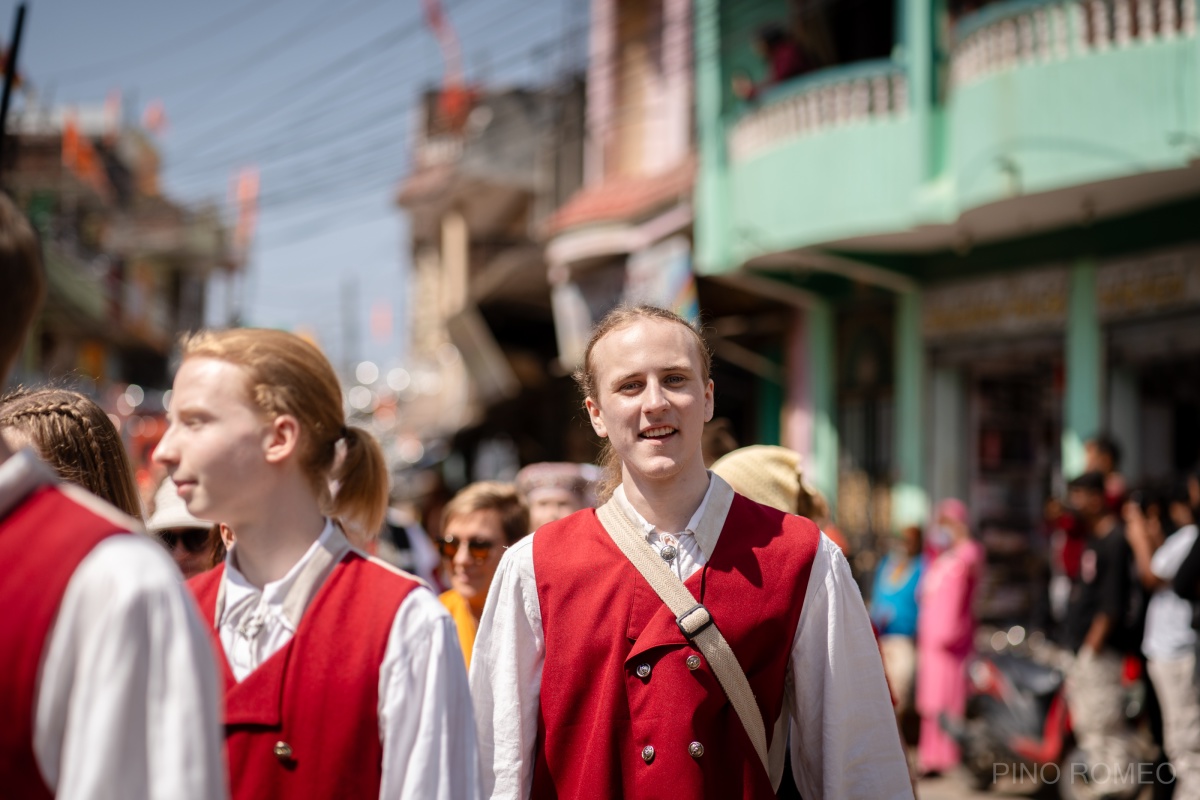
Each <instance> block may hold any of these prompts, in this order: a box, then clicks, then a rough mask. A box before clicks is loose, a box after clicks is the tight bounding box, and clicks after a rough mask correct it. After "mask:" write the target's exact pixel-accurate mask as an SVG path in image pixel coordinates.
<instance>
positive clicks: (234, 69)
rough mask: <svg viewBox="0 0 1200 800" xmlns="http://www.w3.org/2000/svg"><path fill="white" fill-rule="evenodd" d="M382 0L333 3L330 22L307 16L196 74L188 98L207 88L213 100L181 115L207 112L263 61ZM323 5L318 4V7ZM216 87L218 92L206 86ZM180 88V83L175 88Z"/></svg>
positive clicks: (344, 21)
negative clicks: (217, 67)
mask: <svg viewBox="0 0 1200 800" xmlns="http://www.w3.org/2000/svg"><path fill="white" fill-rule="evenodd" d="M380 2H381V0H359V2H357V3H352V4H350V5H348V6H345V7H341V6H340V5H339V4H338V3H336V2H334V3H330V4H329V5H330V6H331V8H332V13H333V14H334V15H336V16H335V19H334V20H333V21H332V22H328V21H327V19H328V17H329V16H331V15H330V14H328V13H326V14H319V15H312V18H310V19H305V20H304V21H303V22H301V23H300V24H299V25H297V26H295V27H294V28H292V29H291V30H288V31H285V32H283V33H282V34H280V35H279V36H278V37H276V38H275V39H272V40H271V41H270V42H268V43H266V44H264V45H261V46H259V47H257V48H256V49H255V50H254V51H253V52H251V53H249V54H248V55H247V56H246V57H245V58H243V59H241V60H239V61H237V62H235V63H234V64H231V65H228V66H227V67H225V68H224V69H221V70H219V71H216V72H214V71H212V70H203V71H201V72H197V73H195V74H194V75H193V76H192V77H193V78H196V79H198V80H192V81H191V83H192V84H193V85H194V86H195V89H193V90H192V91H191V92H188V93H185V95H184V96H185V97H188V96H193V95H195V94H196V92H197V91H198V90H201V89H204V90H205V94H204V96H205V97H206V98H207V99H208V100H209V101H210V102H208V103H206V104H202V105H200V106H192V107H191V108H190V113H185V114H183V115H182V116H181V117H180V118H182V119H189V118H190V117H191V116H194V115H196V114H198V113H199V112H202V111H204V110H205V109H207V108H209V107H211V106H213V105H214V104H215V103H217V102H222V103H223V102H225V101H223V100H221V98H222V97H223V96H224V95H225V94H227V93H228V90H229V89H230V88H231V87H233V86H235V85H237V79H238V78H244V77H245V76H246V75H247V74H251V73H250V70H251V69H252V68H254V67H256V66H258V65H260V64H263V63H266V62H268V61H270V60H271V59H273V58H275V57H276V56H278V55H280V54H281V53H285V52H287V51H288V50H291V49H293V48H295V47H297V46H299V45H301V44H303V43H304V42H305V40H307V39H308V38H310V37H311V36H312V35H313V34H315V33H326V32H328V31H331V30H334V29H336V28H338V27H340V26H342V25H344V24H346V23H347V22H349V21H351V20H353V19H355V18H356V17H358V16H361V15H362V14H363V12H365V11H369V10H370V9H371V8H372V7H373V6H376V5H378V4H379V3H380ZM320 8H322V7H318V10H319V9H320ZM188 82H189V81H188V79H185V81H184V85H185V86H186V85H188ZM213 86H215V87H217V88H216V89H215V91H214V90H213V89H209V88H207V87H213ZM175 88H176V89H178V86H176V87H175Z"/></svg>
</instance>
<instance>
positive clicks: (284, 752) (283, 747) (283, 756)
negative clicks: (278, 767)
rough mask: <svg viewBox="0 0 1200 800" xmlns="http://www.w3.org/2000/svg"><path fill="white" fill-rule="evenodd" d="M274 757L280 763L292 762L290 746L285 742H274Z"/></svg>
mask: <svg viewBox="0 0 1200 800" xmlns="http://www.w3.org/2000/svg"><path fill="white" fill-rule="evenodd" d="M275 757H276V758H278V759H279V760H280V761H291V760H292V746H291V745H290V744H288V743H287V742H282V741H281V742H276V743H275Z"/></svg>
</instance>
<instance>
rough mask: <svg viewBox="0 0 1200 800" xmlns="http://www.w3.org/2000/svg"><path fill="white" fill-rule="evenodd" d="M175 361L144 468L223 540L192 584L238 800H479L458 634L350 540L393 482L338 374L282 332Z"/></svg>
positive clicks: (371, 518)
mask: <svg viewBox="0 0 1200 800" xmlns="http://www.w3.org/2000/svg"><path fill="white" fill-rule="evenodd" d="M181 349H182V362H181V364H180V366H179V370H178V372H177V373H176V375H175V383H174V387H173V389H172V398H171V408H170V412H169V423H170V424H169V426H168V428H167V431H166V433H165V434H164V436H163V438H162V441H161V442H159V444H158V447H157V448H156V449H155V451H154V458H155V459H156V460H157V461H158V462H159V463H162V464H163V465H165V466H166V468H167V471H168V473H169V474H170V476H171V478H172V480H174V481H175V484H176V485H177V486H178V487H179V489H178V490H179V494H180V496H181V497H182V498H183V499H184V502H185V503H186V504H187V509H188V511H189V512H190V513H191V514H193V515H194V516H197V517H200V518H206V519H216V520H220V521H221V522H222V523H224V524H227V525H228V526H229V527H230V528H232V530H233V533H234V539H233V544H232V547H230V549H229V553H228V555H227V556H226V558H225V562H224V564H222V565H221V566H219V567H217V568H216V569H213V570H210V571H209V572H206V573H204V574H202V575H199V576H197V577H196V578H194V579H193V580H192V581H190V582H189V585H190V587H191V589H192V590H193V592H194V593H195V596H196V599H197V601H198V603H199V606H200V610H201V613H202V614H203V615H204V617H205V619H206V621H207V623H208V625H209V627H210V628H211V629H213V630H215V633H216V636H217V638H218V639H219V640H220V644H221V647H222V650H223V651H224V655H225V659H224V663H225V685H226V696H225V699H226V724H225V731H226V752H227V755H228V764H229V772H230V783H231V786H232V789H233V795H234V797H235V798H245V799H246V800H249V799H250V798H255V799H257V798H283V797H288V798H292V797H299V798H303V797H312V798H317V797H376V796H378V797H388V798H404V799H406V800H410V799H411V800H416V799H417V798H421V799H422V800H425V799H426V798H432V799H433V800H451V798H454V800H457V798H468V800H469V799H470V798H473V797H476V796H477V794H478V772H477V759H476V750H475V737H474V720H473V716H472V712H471V704H470V697H469V694H468V691H467V685H466V673H465V670H464V669H463V662H462V655H461V653H460V651H459V646H458V637H457V636H456V634H455V631H454V623H453V621H452V620H451V619H450V616H449V615H448V614H447V613H446V610H445V609H444V608H443V607H442V605H441V604H440V603H439V602H438V601H437V598H436V597H435V596H434V595H433V594H432V593H431V592H430V591H429V590H428V589H427V588H425V587H424V586H422V585H421V584H420V583H419V582H418V581H417V580H415V579H413V578H412V577H411V576H407V575H405V574H403V573H400V572H398V571H397V570H395V569H394V568H393V567H391V566H390V565H388V564H386V563H384V562H382V561H379V560H377V559H374V558H369V557H367V556H366V554H364V553H362V552H361V551H359V550H357V549H355V548H354V547H353V546H351V544H350V542H349V540H348V539H347V537H346V534H345V533H344V531H343V523H345V524H346V525H347V526H348V527H349V528H350V529H352V530H355V531H378V530H379V529H380V526H381V525H382V522H383V516H384V509H385V507H386V505H387V491H388V478H387V468H386V466H385V464H384V460H383V453H382V452H381V451H380V449H379V445H378V444H377V443H376V442H375V440H374V439H373V438H371V436H370V434H368V433H366V432H365V431H362V430H360V429H358V428H353V427H349V426H347V425H346V424H345V419H344V416H343V413H344V412H343V406H342V390H341V387H340V386H339V384H338V380H337V376H336V375H335V374H334V372H333V368H332V367H331V366H330V365H329V362H328V361H327V360H326V359H325V357H324V356H323V355H322V354H321V352H320V351H319V350H318V349H317V348H316V347H314V346H313V345H312V344H310V343H308V342H306V341H305V340H303V339H301V338H300V337H298V336H294V335H292V334H290V333H284V332H282V331H275V330H256V329H246V328H242V329H234V330H226V331H205V332H201V333H199V334H196V335H194V336H191V337H189V338H187V339H185V340H184V341H183V343H182V346H181ZM331 481H336V485H337V486H338V490H337V494H336V495H332V496H331V495H330V491H329V487H330V485H331ZM271 754H273V756H274V757H272V755H271Z"/></svg>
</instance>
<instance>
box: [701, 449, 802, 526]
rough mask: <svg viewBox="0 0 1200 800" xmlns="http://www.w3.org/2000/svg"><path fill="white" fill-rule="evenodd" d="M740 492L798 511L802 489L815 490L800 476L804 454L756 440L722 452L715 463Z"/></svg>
mask: <svg viewBox="0 0 1200 800" xmlns="http://www.w3.org/2000/svg"><path fill="white" fill-rule="evenodd" d="M712 471H713V472H715V473H716V474H717V475H720V476H721V477H722V478H724V479H725V481H726V482H727V483H728V484H729V485H730V486H732V487H733V490H734V491H735V492H737V493H738V494H742V495H745V496H746V497H749V498H750V499H751V500H753V501H755V502H756V503H762V504H763V505H767V506H771V507H773V508H777V509H779V510H780V511H786V512H788V513H789V514H795V513H796V510H797V508H798V507H799V504H800V493H801V491H803V492H804V493H805V495H808V494H810V493H811V490H810V489H809V487H807V486H805V485H804V483H803V480H802V479H801V477H800V454H799V453H797V452H796V451H795V450H789V449H787V448H786V447H777V446H775V445H770V444H755V445H750V446H749V447H742V448H739V449H737V450H734V451H733V452H732V453H727V454H725V455H723V456H721V457H720V458H719V459H717V461H716V462H715V463H714V464H713V465H712Z"/></svg>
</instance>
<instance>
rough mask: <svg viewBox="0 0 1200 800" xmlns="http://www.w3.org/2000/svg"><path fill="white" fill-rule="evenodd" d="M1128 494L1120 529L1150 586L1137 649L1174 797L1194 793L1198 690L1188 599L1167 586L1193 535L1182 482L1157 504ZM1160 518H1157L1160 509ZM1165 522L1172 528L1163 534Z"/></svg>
mask: <svg viewBox="0 0 1200 800" xmlns="http://www.w3.org/2000/svg"><path fill="white" fill-rule="evenodd" d="M1140 500H1141V498H1139V497H1136V496H1135V497H1133V498H1132V499H1131V501H1130V502H1128V503H1126V504H1125V509H1124V512H1125V533H1126V536H1127V538H1128V540H1129V545H1130V547H1131V549H1132V550H1133V554H1134V558H1135V559H1136V562H1137V571H1138V576H1139V578H1140V579H1141V581H1142V584H1143V585H1144V586H1145V587H1146V589H1147V590H1149V591H1151V592H1153V594H1152V595H1151V597H1150V602H1149V604H1148V605H1147V608H1146V626H1145V634H1144V636H1143V638H1142V652H1143V653H1144V654H1145V656H1146V659H1147V664H1146V670H1147V672H1148V673H1149V675H1150V680H1151V682H1152V683H1153V684H1154V691H1155V693H1157V695H1158V699H1159V704H1160V706H1161V708H1162V717H1163V749H1164V750H1166V754H1167V757H1168V758H1170V760H1171V766H1172V767H1173V768H1174V774H1175V792H1176V795H1175V796H1176V797H1181V798H1182V797H1200V695H1198V694H1197V687H1196V681H1195V672H1196V632H1195V630H1193V628H1192V604H1191V603H1190V602H1189V601H1188V600H1186V599H1184V598H1182V597H1180V596H1179V595H1177V594H1176V593H1175V591H1174V590H1173V589H1172V587H1171V584H1170V581H1171V580H1172V579H1173V578H1174V577H1175V574H1176V572H1177V571H1178V570H1179V566H1180V564H1182V563H1183V560H1184V558H1185V557H1186V556H1187V554H1188V553H1189V552H1191V549H1192V547H1193V545H1195V543H1196V540H1197V535H1196V534H1197V529H1196V520H1195V517H1194V516H1193V514H1192V509H1191V505H1190V503H1189V502H1188V495H1187V487H1186V486H1185V485H1183V484H1180V485H1179V486H1178V487H1177V489H1176V491H1175V492H1174V493H1173V494H1172V495H1170V496H1169V497H1168V498H1167V503H1166V508H1165V509H1164V508H1163V507H1162V504H1161V503H1159V504H1156V507H1155V506H1150V504H1147V503H1144V502H1139V501H1140ZM1164 511H1165V517H1166V520H1164V519H1163V517H1164V513H1163V512H1164ZM1164 522H1166V527H1167V528H1168V529H1169V530H1171V531H1173V533H1170V534H1169V535H1166V531H1165V530H1164Z"/></svg>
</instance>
